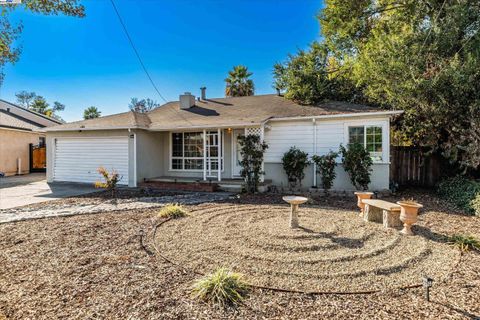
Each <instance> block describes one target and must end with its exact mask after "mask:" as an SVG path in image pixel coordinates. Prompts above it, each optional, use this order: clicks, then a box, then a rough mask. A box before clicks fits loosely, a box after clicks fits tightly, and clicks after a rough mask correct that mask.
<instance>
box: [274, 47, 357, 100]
mask: <svg viewBox="0 0 480 320" xmlns="http://www.w3.org/2000/svg"><path fill="white" fill-rule="evenodd" d="M273 77H274V80H275V82H274V87H275V88H276V89H279V90H281V91H282V90H283V91H285V94H284V95H285V97H286V98H287V99H291V100H294V101H296V102H299V103H301V104H315V103H318V102H322V101H326V100H347V101H351V102H359V101H361V100H362V94H361V91H360V90H358V89H357V87H356V86H355V84H354V83H353V82H352V81H351V80H350V79H348V78H347V77H346V75H345V70H344V69H342V68H341V67H340V65H339V63H338V61H337V60H336V59H335V57H334V56H332V54H331V52H330V51H329V49H328V47H327V46H326V45H325V44H323V43H318V42H314V43H312V44H311V45H310V47H309V48H308V50H299V51H298V52H297V54H296V55H289V56H288V58H287V60H286V61H284V62H282V63H276V64H275V65H274V68H273Z"/></svg>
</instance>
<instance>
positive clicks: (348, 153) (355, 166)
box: [340, 143, 373, 190]
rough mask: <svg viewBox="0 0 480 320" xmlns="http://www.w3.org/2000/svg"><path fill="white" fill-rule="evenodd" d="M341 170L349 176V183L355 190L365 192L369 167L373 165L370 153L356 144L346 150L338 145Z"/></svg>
mask: <svg viewBox="0 0 480 320" xmlns="http://www.w3.org/2000/svg"><path fill="white" fill-rule="evenodd" d="M340 153H341V154H342V163H343V168H344V169H345V171H346V172H347V173H348V175H349V176H350V181H351V182H352V184H353V186H354V187H355V188H357V189H362V190H367V189H368V184H369V183H370V174H371V172H372V169H371V166H372V164H373V160H372V157H370V153H369V152H368V151H367V150H365V148H364V147H363V146H362V145H361V144H358V143H355V144H351V145H349V146H348V148H345V147H344V146H342V145H340Z"/></svg>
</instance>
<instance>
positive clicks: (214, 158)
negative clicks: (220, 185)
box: [205, 131, 221, 177]
mask: <svg viewBox="0 0 480 320" xmlns="http://www.w3.org/2000/svg"><path fill="white" fill-rule="evenodd" d="M220 140H221V137H219V136H218V132H217V131H207V139H206V142H207V144H206V147H205V149H206V151H207V177H217V176H218V146H219V145H220V144H221V141H220Z"/></svg>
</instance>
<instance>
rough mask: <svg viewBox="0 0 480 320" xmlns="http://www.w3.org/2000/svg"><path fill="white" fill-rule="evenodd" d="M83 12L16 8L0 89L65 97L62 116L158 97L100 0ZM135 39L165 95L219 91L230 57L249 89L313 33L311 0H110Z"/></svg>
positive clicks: (263, 85)
mask: <svg viewBox="0 0 480 320" xmlns="http://www.w3.org/2000/svg"><path fill="white" fill-rule="evenodd" d="M82 3H84V5H85V7H86V13H87V17H86V18H84V19H78V18H71V17H65V16H43V15H37V14H33V13H29V12H23V11H20V10H17V11H16V12H15V13H13V14H12V20H13V21H20V20H21V21H23V24H24V30H23V33H22V35H21V38H20V40H19V44H21V45H22V47H23V52H22V55H21V57H20V61H19V62H17V63H16V64H15V65H7V66H6V67H5V73H6V77H5V81H4V83H3V85H2V87H0V97H1V98H3V99H6V100H9V101H15V92H18V91H20V90H28V91H34V92H36V93H37V94H39V95H43V96H44V97H45V98H46V99H47V100H48V101H49V102H53V101H55V100H57V101H60V102H62V103H64V104H65V105H66V106H67V107H66V109H65V111H63V112H61V113H60V115H61V116H62V117H63V118H64V119H65V120H67V121H74V120H79V119H81V118H82V115H83V110H84V109H85V108H86V107H88V106H91V105H94V106H97V107H98V108H99V109H100V110H101V111H102V115H107V114H112V113H117V112H123V111H126V110H128V107H127V106H128V103H129V101H130V98H131V97H138V98H147V97H150V98H152V99H154V100H156V101H158V102H163V101H162V100H161V98H160V97H159V96H158V95H157V94H156V92H155V91H154V89H153V88H152V86H151V84H150V83H149V81H148V79H147V77H146V75H145V73H144V72H143V70H142V69H141V66H140V64H139V63H138V60H137V58H136V57H135V55H134V52H133V51H132V48H131V47H130V45H129V43H128V41H127V38H126V37H125V34H124V33H123V30H122V29H121V25H120V23H119V21H118V18H117V17H116V15H115V13H114V11H113V8H112V5H111V3H110V1H109V0H96V1H83V2H82ZM115 3H116V5H117V8H118V10H119V12H120V14H121V15H122V18H123V20H124V22H125V24H126V25H127V28H128V30H129V32H130V35H131V37H132V38H133V41H134V42H135V45H136V47H137V49H138V51H139V52H140V55H141V56H142V59H143V61H144V63H145V64H146V66H147V68H148V70H149V72H150V74H151V76H152V78H153V79H154V81H155V83H156V85H157V87H158V88H159V90H160V92H161V93H162V95H163V96H164V97H165V98H166V99H167V100H178V95H179V94H180V93H182V92H184V91H191V92H192V93H193V94H195V95H198V94H199V88H200V87H201V86H206V87H207V96H209V97H222V96H223V90H224V79H225V77H226V74H227V72H228V70H230V69H231V68H232V66H233V65H237V64H244V65H246V66H248V67H249V69H250V71H252V72H253V73H254V74H253V76H252V78H253V80H254V82H255V85H256V94H264V93H272V92H273V91H274V90H273V89H272V66H273V64H274V63H275V62H277V61H282V60H284V59H285V58H286V57H287V54H288V53H294V52H296V51H297V49H299V48H302V49H303V48H306V47H307V46H308V44H309V43H310V42H312V41H314V40H316V39H318V38H319V25H318V22H317V20H316V18H315V16H316V14H317V12H318V11H319V9H320V8H321V6H322V4H321V2H320V1H307V0H302V1H286V0H284V1H273V0H271V1H267V0H263V1H254V0H247V1H245V0H243V1H193V0H192V1H186V0H185V1H160V0H159V1H146V0H138V1H133V0H116V1H115Z"/></svg>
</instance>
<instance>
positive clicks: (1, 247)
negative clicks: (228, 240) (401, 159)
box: [0, 192, 480, 319]
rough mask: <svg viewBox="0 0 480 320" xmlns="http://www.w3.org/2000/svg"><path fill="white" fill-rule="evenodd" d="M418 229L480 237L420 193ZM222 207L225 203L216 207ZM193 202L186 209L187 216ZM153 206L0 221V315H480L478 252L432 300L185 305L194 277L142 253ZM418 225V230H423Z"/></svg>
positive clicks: (266, 199) (275, 198)
mask: <svg viewBox="0 0 480 320" xmlns="http://www.w3.org/2000/svg"><path fill="white" fill-rule="evenodd" d="M412 195H414V197H415V198H416V199H417V200H418V201H420V202H422V203H423V204H424V205H425V208H426V209H425V211H424V212H423V214H422V215H421V217H420V222H419V224H418V226H419V228H418V229H417V230H419V231H422V232H428V233H429V234H428V236H430V237H432V238H436V237H438V239H441V238H442V237H443V235H446V234H453V233H464V234H472V235H475V236H476V237H480V227H479V226H480V218H478V217H472V216H466V215H463V214H461V213H460V212H458V211H456V210H454V209H452V208H451V207H449V206H448V205H447V204H446V203H444V202H443V201H441V200H439V199H437V198H436V197H435V196H434V195H433V194H431V193H428V192H414V193H413V194H402V195H397V196H396V197H394V198H395V199H399V198H401V197H405V198H410V197H411V196H412ZM313 202H314V203H315V204H316V205H318V206H319V207H321V208H328V207H332V206H333V207H335V208H338V209H339V210H340V209H344V210H352V209H354V208H355V206H354V203H353V204H352V200H351V199H343V198H329V199H325V198H318V199H313ZM234 203H235V204H248V205H255V204H260V203H264V204H272V203H281V199H280V196H279V195H265V196H257V197H251V196H248V197H240V198H239V199H237V200H236V201H234ZM223 205H227V204H223ZM199 207H201V206H192V207H189V209H190V210H192V211H193V210H195V209H196V208H199ZM155 213H156V210H145V211H128V212H123V213H115V214H112V213H103V214H96V215H88V216H74V217H68V218H54V219H44V220H32V221H23V222H18V223H12V224H4V225H0V319H1V316H2V315H3V316H5V317H6V318H7V319H26V318H29V319H58V318H68V319H86V318H96V319H134V318H139V319H191V318H201V319H225V318H229V319H230V318H238V319H245V318H248V319H252V318H277V319H292V318H294V319H295V318H302V319H306V318H309V319H319V318H329V319H343V318H351V317H355V318H359V319H412V318H430V319H440V318H441V319H445V318H451V319H461V318H465V319H472V318H475V317H479V316H480V303H479V302H478V292H480V277H479V276H478V275H479V274H480V254H478V253H467V254H464V255H462V256H461V261H460V263H459V264H458V266H457V267H456V269H455V271H454V272H453V273H452V274H451V275H450V276H449V278H448V279H447V280H446V281H445V282H442V283H434V287H433V288H432V293H431V302H426V301H425V300H424V299H423V296H422V294H423V292H422V290H421V289H409V290H387V291H384V292H381V293H375V294H370V295H354V296H345V295H318V296H316V295H305V294H291V293H278V292H271V291H266V290H254V291H252V292H251V294H250V295H249V297H248V298H247V300H246V301H245V304H244V305H243V306H240V307H239V308H237V309H236V310H227V311H225V310H219V309H217V308H214V307H211V306H210V305H206V304H204V303H201V302H198V301H196V300H194V299H192V297H191V294H190V287H191V285H192V281H194V280H195V278H196V275H194V274H192V273H189V272H185V270H184V269H183V268H178V267H177V266H175V265H172V264H170V263H167V262H165V261H163V260H162V259H159V257H155V256H150V255H148V254H147V253H146V251H145V250H144V249H143V248H142V245H141V244H140V236H139V234H140V231H141V230H144V231H146V230H148V229H149V228H151V226H152V223H153V222H154V221H155ZM421 228H423V229H421Z"/></svg>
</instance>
